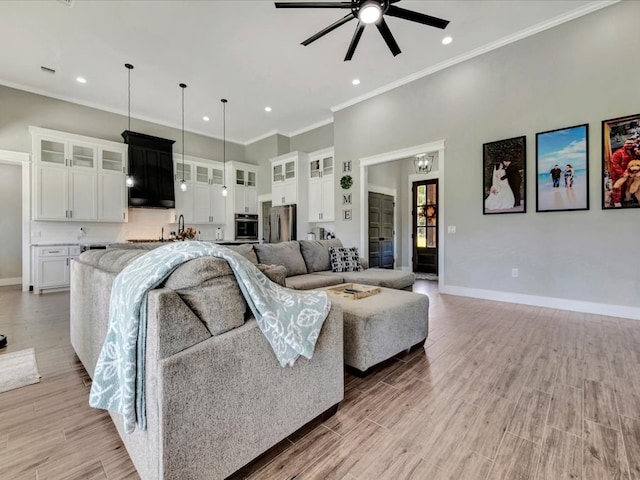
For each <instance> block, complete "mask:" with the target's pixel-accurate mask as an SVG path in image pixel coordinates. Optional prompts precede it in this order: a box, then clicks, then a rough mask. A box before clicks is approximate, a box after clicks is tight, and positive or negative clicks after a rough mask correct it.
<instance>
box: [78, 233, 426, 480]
mask: <svg viewBox="0 0 640 480" xmlns="http://www.w3.org/2000/svg"><path fill="white" fill-rule="evenodd" d="M161 245H163V243H159V242H157V243H147V244H145V243H136V244H120V245H112V246H111V248H108V249H106V250H89V251H87V252H85V253H83V254H82V255H80V257H79V258H78V259H77V260H76V261H74V262H72V265H71V343H72V345H73V347H74V349H75V351H76V353H77V355H78V357H79V358H80V360H81V361H82V363H83V365H84V366H85V368H86V370H87V372H88V373H89V375H90V376H92V377H93V373H94V371H95V366H96V363H97V359H98V356H99V353H100V350H101V348H102V343H103V341H104V338H105V336H106V332H107V326H108V318H109V299H110V294H111V286H112V283H113V281H114V279H115V277H116V276H117V274H118V273H119V272H120V271H121V270H122V269H123V268H124V267H125V266H126V265H128V264H129V263H130V262H131V261H133V260H134V259H135V258H137V257H138V256H140V255H143V254H144V253H146V251H148V250H150V249H153V248H157V247H159V246H161ZM332 246H335V247H341V246H342V244H341V242H340V241H339V240H321V241H310V240H309V241H307V240H302V241H299V242H295V241H294V242H285V243H279V244H259V245H258V244H254V245H250V244H244V245H237V246H231V247H230V248H232V249H233V250H236V251H237V252H238V253H240V254H242V255H244V256H245V257H246V258H248V259H249V260H250V261H251V262H252V263H254V264H255V265H256V266H257V267H258V268H260V269H261V270H262V271H263V273H265V274H266V275H267V276H268V277H269V278H270V279H271V280H273V281H275V282H277V283H279V284H280V285H283V286H287V287H289V288H294V289H316V288H322V287H327V286H332V285H337V284H340V283H346V282H355V283H363V284H368V285H376V286H383V287H390V288H396V289H408V290H411V288H412V285H413V283H414V275H413V274H412V273H406V272H399V271H392V270H381V269H364V270H362V271H357V272H342V273H337V272H332V271H331V265H330V260H329V249H330V247H332ZM407 295H411V294H407ZM427 305H428V303H427ZM147 324H148V331H147V348H146V371H145V381H146V405H147V407H146V408H147V430H145V431H140V430H136V431H135V432H134V433H132V434H126V433H124V429H123V424H122V419H121V417H120V416H119V415H117V414H112V418H113V421H114V423H115V425H116V428H117V429H118V432H119V433H120V436H121V437H122V440H123V442H124V444H125V446H126V448H127V451H128V452H129V454H130V456H131V459H132V460H133V463H134V465H135V466H136V469H137V470H138V473H139V474H140V476H141V478H142V479H143V480H152V479H153V480H173V479H180V480H191V479H207V480H209V479H218V478H225V477H226V476H228V475H230V474H232V473H233V472H235V471H237V470H238V469H240V468H241V467H243V466H244V465H246V464H247V463H249V462H251V461H252V460H253V459H255V458H256V457H258V456H260V455H261V454H262V453H264V452H266V451H267V450H268V449H269V448H271V447H273V446H274V445H276V444H277V443H278V442H280V441H281V440H283V439H285V438H286V437H287V436H289V435H290V434H292V433H293V432H295V431H296V430H298V429H300V428H301V427H303V426H304V425H305V424H307V423H308V422H310V421H312V420H313V419H315V418H316V417H318V416H320V415H322V414H324V413H327V412H331V411H335V408H337V404H338V403H339V402H340V401H341V400H342V399H343V396H344V385H343V363H344V353H343V352H344V350H343V349H344V348H347V347H346V346H345V345H344V342H343V335H344V333H343V329H344V325H343V309H342V307H341V306H340V303H339V302H334V303H333V305H332V307H331V311H330V313H329V316H328V317H327V319H326V321H325V324H324V326H323V328H322V331H321V333H320V337H319V339H318V342H317V345H316V349H315V353H314V355H313V358H312V359H311V360H307V359H304V358H300V359H298V361H297V362H296V364H295V365H294V367H293V368H282V367H280V366H279V364H278V362H277V360H276V358H275V355H274V354H273V352H272V350H271V347H270V346H269V345H268V343H267V341H266V339H265V338H264V336H263V334H262V332H261V331H260V329H259V328H258V325H257V323H256V320H255V319H254V318H253V317H252V315H251V312H250V310H249V309H248V306H247V304H246V301H245V300H244V298H243V296H242V294H241V292H240V289H239V287H238V284H237V283H236V280H235V277H234V275H233V273H232V271H231V269H230V267H229V265H228V264H227V263H226V261H224V260H220V259H217V258H211V257H203V258H198V259H195V260H191V261H189V262H187V263H185V264H183V265H181V266H180V267H178V268H177V269H176V270H175V271H174V272H173V273H172V274H171V275H170V276H169V277H168V278H167V280H166V281H165V282H164V284H163V285H161V287H159V288H157V289H154V290H152V291H151V292H150V293H149V296H148V309H147ZM351 343H354V344H357V342H353V341H351V342H350V345H351ZM349 348H350V347H349ZM403 348H404V347H403ZM358 365H359V364H358Z"/></svg>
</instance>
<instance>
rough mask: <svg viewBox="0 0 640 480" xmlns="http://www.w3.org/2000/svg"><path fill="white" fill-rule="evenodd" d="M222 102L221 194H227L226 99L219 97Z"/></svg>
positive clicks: (224, 195)
mask: <svg viewBox="0 0 640 480" xmlns="http://www.w3.org/2000/svg"><path fill="white" fill-rule="evenodd" d="M220 101H221V102H222V183H223V185H222V196H223V197H226V196H227V193H228V192H227V169H226V166H227V99H226V98H222V99H220Z"/></svg>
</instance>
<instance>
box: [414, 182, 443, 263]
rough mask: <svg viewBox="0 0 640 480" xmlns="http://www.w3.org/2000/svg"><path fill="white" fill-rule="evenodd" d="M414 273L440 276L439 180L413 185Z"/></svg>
mask: <svg viewBox="0 0 640 480" xmlns="http://www.w3.org/2000/svg"><path fill="white" fill-rule="evenodd" d="M412 190H413V208H412V210H413V212H412V214H413V237H412V238H413V271H414V272H424V273H435V274H436V275H437V274H438V179H433V180H424V181H421V182H414V183H413V188H412Z"/></svg>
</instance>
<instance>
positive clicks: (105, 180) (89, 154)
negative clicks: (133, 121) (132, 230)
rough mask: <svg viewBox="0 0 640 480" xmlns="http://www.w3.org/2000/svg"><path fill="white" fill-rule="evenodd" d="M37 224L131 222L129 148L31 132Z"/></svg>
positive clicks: (45, 131) (32, 129)
mask: <svg viewBox="0 0 640 480" xmlns="http://www.w3.org/2000/svg"><path fill="white" fill-rule="evenodd" d="M29 131H30V132H31V135H32V140H33V155H34V167H33V169H34V170H33V171H34V175H33V178H34V198H35V201H34V212H33V217H34V220H63V221H65V220H66V221H112V222H122V221H125V220H126V191H125V183H124V182H125V171H126V164H127V146H126V145H124V144H119V143H115V142H109V141H106V140H99V139H94V138H90V137H83V136H80V135H74V134H69V133H64V132H57V131H54V130H48V129H44V128H37V127H30V128H29Z"/></svg>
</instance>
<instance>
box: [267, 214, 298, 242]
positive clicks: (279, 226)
mask: <svg viewBox="0 0 640 480" xmlns="http://www.w3.org/2000/svg"><path fill="white" fill-rule="evenodd" d="M269 227H270V228H269V243H280V242H288V241H289V240H297V238H296V206H295V205H282V206H280V207H272V208H271V210H269Z"/></svg>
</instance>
